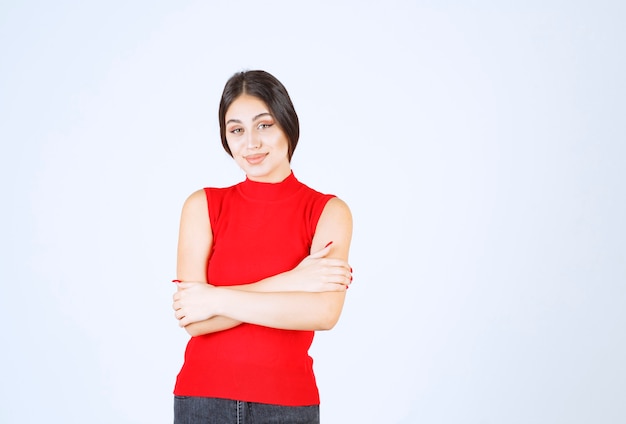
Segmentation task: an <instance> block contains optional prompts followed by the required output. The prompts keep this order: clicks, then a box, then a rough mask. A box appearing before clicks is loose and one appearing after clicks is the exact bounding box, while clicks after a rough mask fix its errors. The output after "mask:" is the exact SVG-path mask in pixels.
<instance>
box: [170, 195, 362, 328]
mask: <svg viewBox="0 0 626 424" xmlns="http://www.w3.org/2000/svg"><path fill="white" fill-rule="evenodd" d="M351 237H352V216H351V214H350V210H349V208H348V206H347V205H346V204H345V203H344V202H343V201H342V200H340V199H337V198H333V199H331V200H330V201H329V202H328V203H327V204H326V207H325V208H324V211H323V213H322V215H321V216H320V219H319V222H318V225H317V229H316V232H315V236H314V238H313V243H312V247H311V251H313V252H321V253H320V255H319V256H317V257H316V255H315V254H314V255H311V256H309V257H308V258H307V259H308V262H307V260H305V261H303V262H302V263H301V264H300V265H298V267H296V268H294V269H293V270H291V271H287V272H285V273H282V274H279V275H277V276H274V277H270V278H269V279H266V280H263V281H261V282H259V283H257V287H256V289H257V290H261V292H259V291H248V290H245V289H243V290H242V288H243V287H244V286H239V287H237V288H232V287H231V288H227V287H213V286H211V285H209V284H197V283H186V282H185V283H180V284H179V287H180V290H179V291H178V292H177V293H176V294H175V296H174V309H176V317H177V318H179V320H180V325H181V326H184V327H186V328H187V327H189V326H191V325H194V323H198V324H201V323H203V322H205V321H206V320H207V319H209V320H210V319H212V318H213V317H217V316H219V317H223V318H224V319H230V320H232V321H230V322H237V323H238V322H248V323H252V324H258V325H264V326H268V327H273V328H282V329H293V330H327V329H330V328H332V327H333V326H334V325H335V324H336V322H337V320H338V319H339V316H340V314H341V310H342V308H343V303H344V298H345V290H346V287H347V285H348V284H349V280H350V279H351V277H350V272H349V266H348V265H347V259H348V252H349V248H350V241H351ZM328 241H332V242H333V243H332V245H331V246H329V247H326V248H324V247H323V246H324V245H325V244H326V243H327V242H328ZM346 268H347V269H348V271H347V272H346V271H344V269H346ZM181 279H182V278H181ZM286 281H290V282H292V283H295V284H302V287H303V288H310V287H315V284H317V285H318V286H319V287H322V286H324V287H331V288H332V290H334V291H328V290H330V289H327V290H313V292H307V291H298V292H283V291H278V292H273V291H263V290H269V289H270V288H273V289H277V290H278V289H280V288H281V287H287V286H286V285H285V284H284V283H285V282H286ZM337 281H341V282H339V283H337ZM344 281H347V283H345V282H344ZM329 284H332V286H328V285H329ZM315 291H318V292H315ZM227 322H228V321H227ZM188 331H189V330H188ZM216 331H217V330H216Z"/></svg>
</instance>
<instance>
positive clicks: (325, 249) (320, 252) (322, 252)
mask: <svg viewBox="0 0 626 424" xmlns="http://www.w3.org/2000/svg"><path fill="white" fill-rule="evenodd" d="M332 246H333V242H332V241H331V242H329V243H328V244H326V246H324V247H323V248H322V249H320V250H318V251H317V252H315V253H313V254H311V255H310V257H311V258H315V259H317V258H323V257H324V256H326V255H328V253H329V252H330V249H331V248H332Z"/></svg>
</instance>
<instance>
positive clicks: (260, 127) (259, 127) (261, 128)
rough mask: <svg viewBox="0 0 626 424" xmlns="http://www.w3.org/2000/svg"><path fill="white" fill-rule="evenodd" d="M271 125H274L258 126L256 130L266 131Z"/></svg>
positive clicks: (264, 124)
mask: <svg viewBox="0 0 626 424" xmlns="http://www.w3.org/2000/svg"><path fill="white" fill-rule="evenodd" d="M272 125H274V124H268V123H263V124H259V126H258V127H257V128H258V129H260V130H266V129H268V128H270V127H271V126H272Z"/></svg>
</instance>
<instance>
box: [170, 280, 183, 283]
mask: <svg viewBox="0 0 626 424" xmlns="http://www.w3.org/2000/svg"><path fill="white" fill-rule="evenodd" d="M172 283H182V281H181V280H172Z"/></svg>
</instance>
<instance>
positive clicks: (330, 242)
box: [324, 241, 333, 249]
mask: <svg viewBox="0 0 626 424" xmlns="http://www.w3.org/2000/svg"><path fill="white" fill-rule="evenodd" d="M331 244H333V242H332V241H329V242H328V244H327V245H326V246H324V249H326V248H327V247H328V246H330V245H331Z"/></svg>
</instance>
